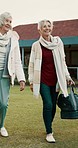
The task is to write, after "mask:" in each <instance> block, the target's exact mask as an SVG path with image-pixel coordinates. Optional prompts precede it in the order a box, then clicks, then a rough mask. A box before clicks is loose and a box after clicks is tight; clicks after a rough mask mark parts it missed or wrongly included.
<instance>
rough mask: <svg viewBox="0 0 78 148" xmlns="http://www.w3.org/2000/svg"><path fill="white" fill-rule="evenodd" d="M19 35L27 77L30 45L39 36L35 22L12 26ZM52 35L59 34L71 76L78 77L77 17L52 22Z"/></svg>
mask: <svg viewBox="0 0 78 148" xmlns="http://www.w3.org/2000/svg"><path fill="white" fill-rule="evenodd" d="M14 30H15V31H17V32H18V34H19V36H20V40H19V45H20V51H21V57H22V64H23V67H24V70H25V73H26V77H27V72H26V71H27V69H28V63H29V57H30V52H31V46H32V43H33V42H34V41H36V40H37V39H38V38H39V33H38V31H37V24H27V25H19V26H16V27H14ZM52 35H53V36H60V37H61V39H62V41H63V43H64V47H65V54H66V63H67V66H68V68H69V71H70V74H71V76H72V77H73V78H75V79H78V19H74V20H65V21H56V22H54V29H53V32H52Z"/></svg>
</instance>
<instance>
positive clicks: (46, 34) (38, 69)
mask: <svg viewBox="0 0 78 148" xmlns="http://www.w3.org/2000/svg"><path fill="white" fill-rule="evenodd" d="M52 29H53V23H51V22H50V21H49V20H42V21H40V22H39V23H38V31H39V33H40V38H39V40H38V41H36V42H35V43H33V45H32V49H31V55H30V61H29V82H30V88H31V90H32V91H33V93H34V95H36V96H38V95H39V92H40V94H41V97H42V100H43V119H44V124H45V128H46V133H47V135H46V140H47V141H48V142H55V139H54V137H53V128H52V123H53V119H54V117H55V113H56V100H57V96H58V92H59V88H60V89H61V91H62V92H63V94H64V96H65V97H66V96H68V92H67V82H68V84H70V85H71V84H74V82H73V80H72V79H71V77H70V74H69V72H68V69H67V66H66V63H65V54H64V48H63V42H62V40H61V39H60V38H59V37H58V36H55V37H53V36H52V35H51V33H52Z"/></svg>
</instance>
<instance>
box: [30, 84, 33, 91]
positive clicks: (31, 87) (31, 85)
mask: <svg viewBox="0 0 78 148" xmlns="http://www.w3.org/2000/svg"><path fill="white" fill-rule="evenodd" d="M30 89H31V91H32V92H33V84H30Z"/></svg>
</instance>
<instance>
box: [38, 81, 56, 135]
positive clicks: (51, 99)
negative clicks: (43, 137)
mask: <svg viewBox="0 0 78 148" xmlns="http://www.w3.org/2000/svg"><path fill="white" fill-rule="evenodd" d="M40 94H41V97H42V101H43V120H44V124H45V128H46V133H47V134H49V133H52V122H53V119H54V116H55V113H56V100H57V96H58V93H57V92H56V86H47V85H46V84H43V83H41V84H40Z"/></svg>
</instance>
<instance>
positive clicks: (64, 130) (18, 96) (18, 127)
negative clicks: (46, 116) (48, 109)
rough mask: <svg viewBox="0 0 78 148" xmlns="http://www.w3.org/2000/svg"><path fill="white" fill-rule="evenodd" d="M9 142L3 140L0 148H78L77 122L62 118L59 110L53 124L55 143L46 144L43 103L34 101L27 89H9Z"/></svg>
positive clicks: (7, 117) (6, 125)
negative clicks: (21, 90)
mask: <svg viewBox="0 0 78 148" xmlns="http://www.w3.org/2000/svg"><path fill="white" fill-rule="evenodd" d="M5 127H6V128H7V130H8V132H9V137H8V138H3V137H1V136H0V148H78V120H64V119H61V118H60V109H59V108H58V107H57V113H56V116H55V120H54V122H53V129H54V137H55V139H56V143H54V144H52V143H47V142H46V140H45V136H46V134H45V128H44V124H43V119H42V100H41V98H39V99H35V98H34V97H33V95H32V92H31V91H30V89H29V87H28V86H27V87H26V89H25V90H24V91H23V92H20V91H19V86H15V87H13V88H11V89H10V99H9V108H8V112H7V116H6V120H5Z"/></svg>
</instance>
